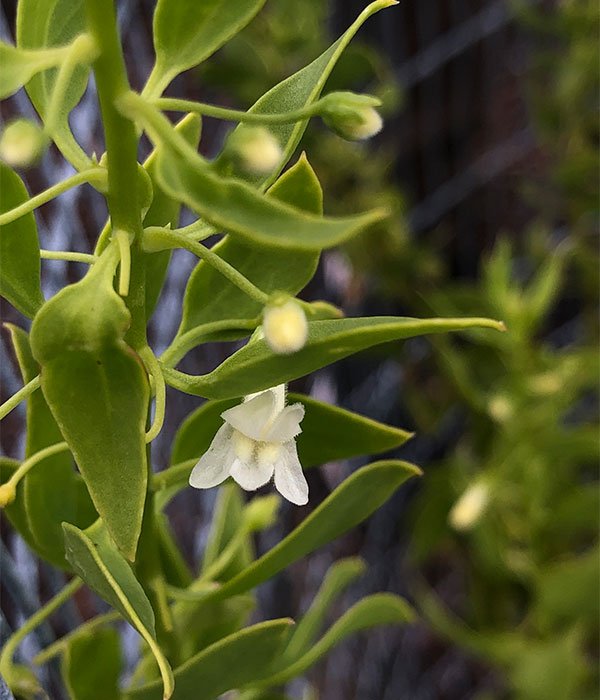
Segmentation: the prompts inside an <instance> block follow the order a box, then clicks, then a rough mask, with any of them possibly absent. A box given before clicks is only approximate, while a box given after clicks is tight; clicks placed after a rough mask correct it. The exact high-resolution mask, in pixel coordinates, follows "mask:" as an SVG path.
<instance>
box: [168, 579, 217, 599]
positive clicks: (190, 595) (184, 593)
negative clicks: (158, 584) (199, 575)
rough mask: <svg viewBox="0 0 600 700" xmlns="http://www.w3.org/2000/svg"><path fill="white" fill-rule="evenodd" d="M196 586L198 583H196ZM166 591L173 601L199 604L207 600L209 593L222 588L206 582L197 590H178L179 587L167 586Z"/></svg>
mask: <svg viewBox="0 0 600 700" xmlns="http://www.w3.org/2000/svg"><path fill="white" fill-rule="evenodd" d="M194 586H196V583H194ZM165 588H166V591H167V595H168V596H169V598H172V599H173V600H184V601H188V602H192V603H193V602H197V601H199V600H202V598H206V597H207V595H208V594H209V593H213V592H214V591H216V590H217V588H220V585H219V584H218V583H214V582H212V581H210V582H206V583H205V584H204V585H203V586H201V587H199V588H198V589H196V588H178V587H177V586H171V585H169V584H167V585H166V587H165Z"/></svg>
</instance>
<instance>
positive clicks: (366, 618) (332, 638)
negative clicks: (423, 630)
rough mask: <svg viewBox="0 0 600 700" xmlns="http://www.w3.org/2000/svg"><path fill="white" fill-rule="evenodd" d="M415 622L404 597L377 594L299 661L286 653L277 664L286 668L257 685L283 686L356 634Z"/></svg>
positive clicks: (348, 613) (354, 608)
mask: <svg viewBox="0 0 600 700" xmlns="http://www.w3.org/2000/svg"><path fill="white" fill-rule="evenodd" d="M414 620H415V613H414V611H413V609H412V608H411V607H410V605H408V603H407V602H406V601H405V600H404V599H403V598H400V597H399V596H396V595H393V594H391V593H375V594H374V595H371V596H368V597H367V598H363V599H362V600H360V601H359V602H358V603H356V604H355V605H353V606H352V607H351V608H350V609H349V610H347V611H346V612H345V613H344V615H342V617H340V619H339V620H337V621H336V622H335V623H334V624H333V625H332V626H331V627H330V628H329V630H328V631H327V632H326V633H325V634H324V635H323V637H321V639H320V640H319V641H318V642H316V643H315V644H313V645H312V647H310V649H308V650H307V651H306V652H305V653H304V654H302V656H300V658H297V659H293V658H290V657H289V656H288V655H287V653H286V654H284V657H283V659H282V660H281V661H280V663H279V664H278V666H279V667H280V668H281V667H283V668H281V670H279V671H277V672H275V674H274V675H273V676H270V677H269V678H267V679H266V680H265V681H263V682H261V683H259V684H258V685H259V686H270V685H281V684H282V683H285V682H286V681H289V680H291V679H292V678H295V677H296V676H299V675H300V674H301V673H304V671H306V670H307V669H308V668H310V667H311V666H312V665H313V664H315V663H316V662H317V661H318V660H319V659H320V658H321V657H322V656H325V654H327V653H328V652H329V651H330V650H331V649H332V648H333V647H335V646H336V645H337V644H339V643H340V642H342V641H343V640H344V639H346V638H347V637H349V636H350V635H352V634H355V633H356V632H360V631H361V630H365V629H369V628H370V627H376V626H378V625H401V624H406V623H410V622H414Z"/></svg>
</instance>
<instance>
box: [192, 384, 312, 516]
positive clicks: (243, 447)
mask: <svg viewBox="0 0 600 700" xmlns="http://www.w3.org/2000/svg"><path fill="white" fill-rule="evenodd" d="M221 418H223V420H224V421H225V424H224V425H222V426H221V427H220V428H219V430H218V431H217V433H216V435H215V437H214V438H213V441H212V443H211V445H210V447H209V448H208V450H207V451H206V452H205V454H204V455H202V457H201V458H200V460H199V462H198V464H196V466H195V467H194V469H193V470H192V473H191V474H190V485H191V486H193V487H194V488H197V489H208V488H212V487H213V486H217V484H220V483H221V482H222V481H225V479H226V478H227V477H228V476H231V477H232V478H233V479H234V480H235V481H237V483H238V484H239V485H240V486H241V487H242V488H243V489H246V490H247V491H254V490H255V489H257V488H259V487H261V486H263V485H264V484H266V483H267V482H268V481H269V479H270V478H271V477H272V476H273V475H274V476H275V488H276V489H277V490H278V491H279V493H280V494H281V495H282V496H283V497H284V498H287V500H288V501H291V502H292V503H295V504H296V505H298V506H303V505H305V504H306V503H307V502H308V484H307V483H306V479H305V477H304V474H303V473H302V466H301V465H300V461H299V459H298V453H297V451H296V441H295V440H294V438H295V437H296V436H297V435H299V434H300V433H301V432H302V429H301V428H300V422H301V420H302V419H303V418H304V406H302V404H299V403H296V404H293V405H291V406H286V405H285V385H283V384H280V385H279V386H276V387H274V388H272V389H267V390H266V391H262V392H259V393H257V394H251V395H250V396H246V398H245V399H244V401H243V403H241V404H240V405H239V406H234V407H233V408H230V409H228V410H227V411H224V412H223V413H222V414H221Z"/></svg>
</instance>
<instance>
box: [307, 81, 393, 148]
mask: <svg viewBox="0 0 600 700" xmlns="http://www.w3.org/2000/svg"><path fill="white" fill-rule="evenodd" d="M380 105H381V100H378V99H377V98H376V97H372V96H371V95H357V94H355V93H353V92H332V93H330V94H329V95H327V96H326V97H325V98H324V99H323V106H322V107H321V109H320V114H321V118H322V119H323V121H324V122H325V124H327V126H328V127H329V128H330V129H332V130H333V131H335V133H336V134H338V135H339V136H341V137H342V138H344V139H348V140H349V141H362V140H364V139H369V138H371V136H375V134H377V133H379V132H380V131H381V129H382V128H383V119H382V118H381V115H380V114H379V112H378V111H377V110H376V109H375V107H379V106H380Z"/></svg>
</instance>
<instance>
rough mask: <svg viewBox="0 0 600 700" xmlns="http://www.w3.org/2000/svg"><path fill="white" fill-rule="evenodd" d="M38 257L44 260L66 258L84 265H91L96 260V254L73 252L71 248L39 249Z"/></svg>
mask: <svg viewBox="0 0 600 700" xmlns="http://www.w3.org/2000/svg"><path fill="white" fill-rule="evenodd" d="M40 257H41V258H43V259H44V260H67V261H69V262H80V263H85V264H86V265H93V264H94V263H95V262H96V261H97V260H98V256H97V255H89V254H88V253H75V252H74V251H71V250H44V249H43V248H42V249H41V250H40Z"/></svg>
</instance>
